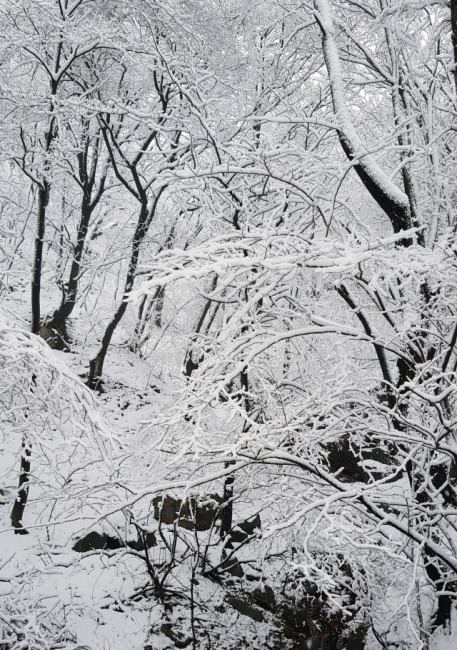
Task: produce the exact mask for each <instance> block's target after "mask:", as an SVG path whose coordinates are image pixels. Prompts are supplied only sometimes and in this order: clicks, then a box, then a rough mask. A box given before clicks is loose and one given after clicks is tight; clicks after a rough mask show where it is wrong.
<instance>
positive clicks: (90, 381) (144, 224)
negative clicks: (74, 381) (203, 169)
mask: <svg viewBox="0 0 457 650" xmlns="http://www.w3.org/2000/svg"><path fill="white" fill-rule="evenodd" d="M164 190H165V187H163V188H162V189H161V190H160V191H159V192H158V193H157V195H156V197H155V198H154V201H153V204H152V206H151V208H150V210H148V208H147V201H146V200H145V201H144V202H143V204H142V206H141V210H140V215H139V217H138V224H137V227H136V230H135V234H134V237H133V242H132V252H131V255H130V261H129V267H128V270H127V277H126V280H125V286H124V293H123V297H122V302H121V304H120V305H119V307H118V308H117V310H116V312H115V314H114V316H113V318H112V319H111V321H110V323H109V324H108V326H107V328H106V330H105V333H104V335H103V338H102V344H101V347H100V350H99V351H98V353H97V355H96V356H95V357H94V358H93V359H91V361H90V365H89V376H88V378H87V385H88V386H89V387H90V388H92V389H98V390H99V389H100V386H101V383H100V382H101V378H102V374H103V367H104V364H105V359H106V354H107V352H108V348H109V346H110V343H111V339H112V338H113V334H114V332H115V331H116V328H117V326H118V325H119V323H120V322H121V320H122V317H123V316H124V314H125V312H126V311H127V303H126V302H125V299H126V298H127V296H128V294H129V293H130V291H131V290H132V289H133V283H134V282H135V275H136V270H137V266H138V258H139V255H140V246H141V244H142V242H143V239H144V237H145V235H146V233H147V231H148V228H149V226H150V224H151V221H152V218H153V216H154V214H155V211H156V209H157V205H158V202H159V199H160V196H161V195H162V192H163V191H164Z"/></svg>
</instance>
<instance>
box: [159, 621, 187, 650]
mask: <svg viewBox="0 0 457 650" xmlns="http://www.w3.org/2000/svg"><path fill="white" fill-rule="evenodd" d="M160 632H161V633H162V634H163V635H164V636H166V637H167V638H168V639H170V641H173V643H174V644H175V646H176V647H177V648H187V646H189V645H190V644H191V643H192V639H189V637H186V636H185V635H184V634H183V633H182V632H179V630H176V629H175V625H173V623H163V624H162V625H161V626H160Z"/></svg>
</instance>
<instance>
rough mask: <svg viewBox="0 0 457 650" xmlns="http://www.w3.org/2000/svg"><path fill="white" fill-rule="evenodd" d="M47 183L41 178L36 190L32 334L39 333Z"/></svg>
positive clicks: (48, 188) (47, 197)
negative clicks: (41, 181) (40, 183)
mask: <svg viewBox="0 0 457 650" xmlns="http://www.w3.org/2000/svg"><path fill="white" fill-rule="evenodd" d="M49 190H50V187H49V183H48V181H47V180H43V183H42V185H41V186H40V187H39V190H38V205H37V228H36V236H35V254H34V264H33V273H32V294H31V304H32V332H33V333H34V334H39V333H40V326H41V323H40V318H41V313H40V312H41V306H40V303H41V274H42V269H43V247H44V233H45V226H46V208H47V205H48V201H49Z"/></svg>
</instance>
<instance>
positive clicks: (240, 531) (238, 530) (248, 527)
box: [228, 514, 260, 544]
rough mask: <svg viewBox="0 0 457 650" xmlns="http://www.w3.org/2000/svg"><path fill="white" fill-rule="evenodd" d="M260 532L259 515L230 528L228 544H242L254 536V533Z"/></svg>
mask: <svg viewBox="0 0 457 650" xmlns="http://www.w3.org/2000/svg"><path fill="white" fill-rule="evenodd" d="M257 530H260V515H259V514H257V515H256V516H255V517H251V518H250V519H245V521H242V522H240V523H239V524H237V525H236V526H234V527H233V528H232V530H231V531H230V533H229V535H228V537H229V542H228V543H229V544H242V543H243V542H245V541H246V540H247V539H248V538H249V537H251V536H252V535H254V534H255V531H257Z"/></svg>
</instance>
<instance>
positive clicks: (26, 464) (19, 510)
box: [11, 434, 32, 535]
mask: <svg viewBox="0 0 457 650" xmlns="http://www.w3.org/2000/svg"><path fill="white" fill-rule="evenodd" d="M31 452H32V446H31V444H30V442H29V441H28V439H27V436H26V435H25V434H24V435H23V436H22V446H21V463H20V468H19V485H18V490H17V497H16V500H15V501H14V504H13V508H12V510H11V525H12V527H13V528H14V529H15V530H14V532H15V533H16V534H17V535H27V530H26V529H25V528H24V525H23V523H22V518H23V516H24V510H25V506H26V505H27V499H28V496H29V477H30V458H31Z"/></svg>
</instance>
